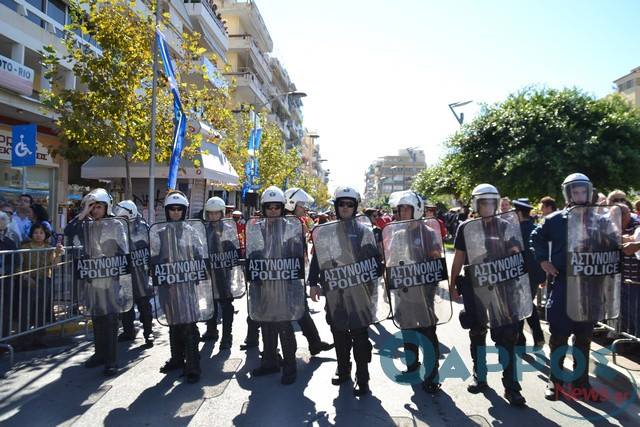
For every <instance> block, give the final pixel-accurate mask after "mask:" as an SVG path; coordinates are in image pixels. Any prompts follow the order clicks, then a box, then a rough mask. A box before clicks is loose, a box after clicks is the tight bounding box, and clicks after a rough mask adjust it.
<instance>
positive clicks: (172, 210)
mask: <svg viewBox="0 0 640 427" xmlns="http://www.w3.org/2000/svg"><path fill="white" fill-rule="evenodd" d="M182 209H183V208H181V207H180V206H172V207H170V208H169V211H171V212H176V211H182Z"/></svg>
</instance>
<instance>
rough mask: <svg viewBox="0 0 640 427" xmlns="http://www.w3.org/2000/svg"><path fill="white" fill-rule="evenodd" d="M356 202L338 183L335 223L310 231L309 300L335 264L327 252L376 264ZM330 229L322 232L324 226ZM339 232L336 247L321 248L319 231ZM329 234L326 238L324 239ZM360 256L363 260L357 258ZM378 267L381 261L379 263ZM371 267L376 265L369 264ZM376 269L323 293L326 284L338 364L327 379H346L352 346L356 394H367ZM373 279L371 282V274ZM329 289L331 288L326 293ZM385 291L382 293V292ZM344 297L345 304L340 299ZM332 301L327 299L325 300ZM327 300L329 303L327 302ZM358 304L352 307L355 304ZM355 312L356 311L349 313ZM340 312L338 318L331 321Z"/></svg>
mask: <svg viewBox="0 0 640 427" xmlns="http://www.w3.org/2000/svg"><path fill="white" fill-rule="evenodd" d="M359 202H360V194H359V193H358V191H357V190H356V189H354V188H351V187H338V188H336V191H335V194H334V207H335V211H336V216H337V218H338V220H339V221H338V222H337V223H329V224H325V225H322V226H316V227H315V228H314V232H313V241H314V251H315V252H314V254H313V257H312V259H311V263H310V266H309V278H308V280H309V286H310V294H311V299H312V300H313V301H319V297H320V295H321V289H320V286H319V283H322V282H324V278H323V274H324V272H323V271H322V270H324V269H325V268H326V269H330V268H331V267H332V266H335V264H337V260H335V259H332V258H331V255H332V254H330V253H329V252H331V251H334V252H339V251H344V252H343V253H342V254H343V255H344V258H346V259H347V260H346V261H343V263H344V264H345V265H346V264H347V263H353V261H354V258H357V260H356V262H358V261H359V260H361V259H362V260H363V261H364V262H365V263H366V264H367V265H370V266H372V265H375V264H376V260H375V258H377V259H378V260H377V263H379V261H380V254H379V252H378V248H377V242H376V241H375V237H374V236H373V231H372V226H371V224H370V222H369V220H368V219H366V217H363V218H365V220H366V221H367V223H369V228H366V226H364V225H362V224H361V223H360V222H359V221H357V220H356V213H357V211H358V203H359ZM324 229H327V230H329V231H328V232H327V233H323V230H324ZM335 233H338V234H339V235H338V236H335V237H336V238H337V241H338V242H340V243H339V246H340V247H339V248H329V247H324V246H325V245H324V243H323V242H322V241H323V240H325V239H323V238H322V237H320V234H335ZM367 236H368V237H369V239H368V240H366V241H365V237H367ZM333 237H334V236H330V235H329V236H327V239H326V240H327V241H329V240H331V239H332V238H333ZM360 256H362V258H359V257H360ZM320 257H323V258H326V262H322V261H321V260H320ZM378 265H379V266H380V267H381V264H378ZM374 268H375V267H374ZM380 273H381V268H380V271H367V272H366V274H367V275H368V276H369V280H362V278H361V277H360V278H354V280H357V281H358V282H360V283H361V284H360V285H359V286H356V287H350V288H349V289H338V288H336V287H334V288H333V290H331V291H328V289H329V288H330V287H331V286H327V288H326V289H327V290H324V295H325V297H326V298H327V305H326V306H325V308H326V310H327V323H329V325H330V327H331V333H332V334H333V342H334V343H335V349H336V357H337V362H338V366H337V369H336V373H335V376H334V377H333V378H332V379H331V383H332V384H333V385H341V384H344V383H346V382H347V381H349V380H350V379H351V356H350V353H351V349H352V348H353V358H354V359H355V362H356V379H355V386H354V389H353V393H354V395H355V396H364V395H367V394H369V392H370V389H369V363H370V362H371V350H372V346H371V342H370V341H369V325H370V324H372V323H374V322H375V321H378V320H379V319H376V315H375V314H376V313H374V312H373V311H374V310H373V307H372V305H371V303H372V301H371V296H372V290H371V289H370V288H371V287H374V286H375V284H374V283H372V282H374V281H375V278H376V276H377V277H379V274H380ZM372 277H373V278H374V280H370V279H371V278H372ZM328 292H332V294H329V293H328ZM382 292H383V293H384V291H382ZM345 298H348V299H349V300H348V302H345ZM330 300H331V301H330ZM330 302H331V303H332V304H331V303H330ZM354 306H355V307H357V308H354ZM351 310H356V311H357V312H356V313H354V312H351ZM337 316H340V319H336V317H337Z"/></svg>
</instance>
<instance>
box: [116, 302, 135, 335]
mask: <svg viewBox="0 0 640 427" xmlns="http://www.w3.org/2000/svg"><path fill="white" fill-rule="evenodd" d="M135 317H136V312H135V309H134V308H133V307H131V310H129V311H127V312H125V313H122V314H120V319H121V320H122V333H121V334H120V336H118V342H127V341H133V340H135V339H136V328H135V326H134V325H133V322H134V320H135Z"/></svg>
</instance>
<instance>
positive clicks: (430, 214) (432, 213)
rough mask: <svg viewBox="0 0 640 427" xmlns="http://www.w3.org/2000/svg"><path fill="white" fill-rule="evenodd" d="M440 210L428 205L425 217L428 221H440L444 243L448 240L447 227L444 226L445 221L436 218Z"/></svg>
mask: <svg viewBox="0 0 640 427" xmlns="http://www.w3.org/2000/svg"><path fill="white" fill-rule="evenodd" d="M437 211H438V209H437V208H436V206H435V205H429V204H426V205H425V207H424V217H425V218H426V219H435V220H436V221H438V224H439V225H440V235H441V236H442V240H443V241H444V240H445V239H446V238H447V227H446V226H445V224H444V221H443V220H442V219H440V218H438V217H436V212H437Z"/></svg>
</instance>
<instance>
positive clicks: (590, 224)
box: [567, 206, 622, 323]
mask: <svg viewBox="0 0 640 427" xmlns="http://www.w3.org/2000/svg"><path fill="white" fill-rule="evenodd" d="M621 223H622V211H621V209H620V208H619V207H618V206H574V207H572V208H571V209H569V211H568V212H567V315H568V316H569V318H570V319H572V320H574V321H576V322H593V323H595V322H599V321H601V320H606V319H615V318H616V317H618V315H619V314H620V287H621V284H622V268H621V267H622V252H621V245H622V225H621Z"/></svg>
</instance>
